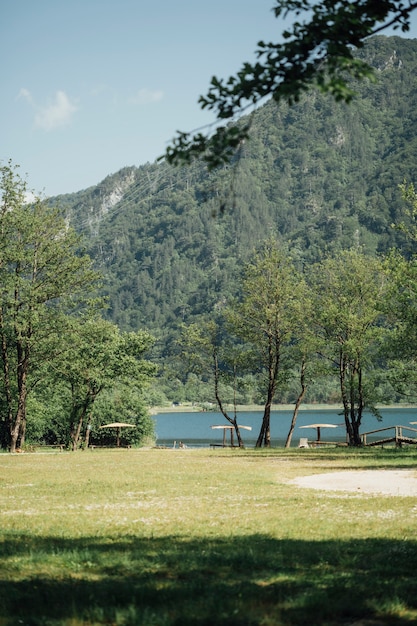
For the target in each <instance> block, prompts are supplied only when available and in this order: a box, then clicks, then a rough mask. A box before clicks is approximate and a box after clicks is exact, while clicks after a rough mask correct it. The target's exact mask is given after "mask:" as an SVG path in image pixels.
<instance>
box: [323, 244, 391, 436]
mask: <svg viewBox="0 0 417 626" xmlns="http://www.w3.org/2000/svg"><path fill="white" fill-rule="evenodd" d="M311 276H312V280H311V282H312V284H313V289H314V291H315V306H314V312H315V313H314V316H313V319H314V323H315V324H314V325H315V330H316V332H317V334H318V336H319V337H320V338H321V340H322V347H321V352H322V355H323V356H325V357H326V358H327V359H328V360H329V361H330V362H332V363H333V366H334V368H336V371H337V375H338V378H339V384H340V394H341V399H342V402H343V411H344V419H345V425H346V432H347V436H348V441H349V444H350V445H352V446H359V445H361V437H360V432H359V430H360V426H361V422H362V416H363V412H364V409H365V408H368V409H369V410H371V411H372V412H373V413H374V414H375V415H378V412H377V410H376V408H375V394H374V390H373V386H372V381H371V376H372V371H373V369H374V368H375V366H376V364H377V363H376V360H377V358H378V349H379V346H380V345H381V342H382V338H383V335H384V332H385V331H384V327H383V325H382V303H383V301H384V297H385V293H386V291H387V288H388V278H387V276H386V274H385V273H384V271H383V265H382V262H381V261H380V260H379V259H377V258H371V257H368V256H365V255H364V254H362V253H361V252H360V251H357V250H347V251H343V252H341V253H339V254H338V255H337V256H336V257H334V258H328V259H326V260H324V261H323V262H322V263H320V264H318V265H314V266H313V267H312V269H311Z"/></svg>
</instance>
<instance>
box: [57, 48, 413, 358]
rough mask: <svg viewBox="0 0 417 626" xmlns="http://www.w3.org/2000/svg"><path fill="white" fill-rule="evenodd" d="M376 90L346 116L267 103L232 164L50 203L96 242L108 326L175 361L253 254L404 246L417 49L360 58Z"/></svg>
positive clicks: (304, 258) (369, 89) (135, 170)
mask: <svg viewBox="0 0 417 626" xmlns="http://www.w3.org/2000/svg"><path fill="white" fill-rule="evenodd" d="M359 55H360V56H361V57H362V58H365V59H367V60H368V62H369V63H370V64H372V66H373V67H374V68H375V75H376V81H375V82H371V81H364V82H361V83H358V84H357V85H356V90H357V96H356V98H355V99H354V101H353V102H352V103H350V104H349V105H346V104H343V103H336V102H334V101H333V100H332V99H331V98H330V97H329V96H323V95H322V94H320V93H318V92H316V91H311V92H309V93H307V94H306V95H305V96H304V97H303V99H302V101H300V102H299V103H298V104H297V105H295V106H292V107H288V106H284V105H280V106H278V105H276V104H274V103H273V102H272V101H270V102H268V103H266V104H265V105H264V106H262V107H261V108H259V109H258V110H257V111H256V112H255V113H253V114H252V137H251V139H250V140H249V141H247V142H246V143H245V145H244V146H242V149H241V151H240V154H239V155H238V157H237V158H236V159H235V160H234V162H233V163H232V164H230V165H229V166H227V167H224V168H221V169H219V170H217V171H214V172H208V171H207V170H206V169H205V168H204V166H203V165H202V164H200V163H194V164H192V165H191V166H188V167H184V168H180V169H173V168H172V167H170V166H168V165H167V164H166V163H163V162H161V163H154V164H149V163H148V164H145V165H143V166H141V167H127V168H124V169H122V170H120V171H119V172H117V173H116V174H113V175H111V176H108V177H107V178H106V179H105V180H104V181H102V182H101V183H100V184H98V185H97V186H95V187H91V188H89V189H86V190H84V191H80V192H78V193H75V194H68V195H65V196H59V197H57V198H52V199H51V202H54V203H55V204H58V205H60V206H61V207H62V209H63V210H64V211H65V214H66V217H67V219H68V220H69V221H70V222H71V223H72V224H73V225H74V226H75V227H76V228H77V229H78V230H80V231H81V232H83V233H84V234H85V238H86V243H87V247H88V250H89V252H90V254H91V255H92V256H93V258H94V259H95V261H96V263H97V265H98V266H99V268H100V269H101V271H102V272H103V274H104V277H105V289H104V292H105V294H106V295H107V296H108V299H109V305H110V306H109V310H108V312H107V315H108V316H109V318H111V319H112V320H113V321H114V322H115V323H117V324H118V325H119V326H120V327H121V328H122V329H123V330H129V329H137V328H147V329H149V330H151V331H152V332H153V333H154V334H155V335H156V336H157V338H158V340H159V350H160V353H161V354H166V353H167V352H169V347H170V342H172V341H173V340H174V339H175V336H176V334H177V332H178V327H179V325H180V324H181V323H182V322H190V321H192V320H195V319H196V318H198V316H201V315H205V314H207V313H209V312H210V311H211V310H213V308H214V307H216V306H218V305H219V304H221V303H222V302H224V301H225V300H226V299H227V298H228V297H229V296H231V295H234V294H235V292H236V288H237V287H236V286H237V281H236V277H237V275H238V273H239V271H240V270H241V268H242V264H243V263H244V262H245V260H247V258H248V256H249V255H250V254H251V252H252V250H253V249H254V247H255V246H256V245H257V244H259V242H261V241H262V240H264V239H266V238H268V237H270V236H271V235H273V236H276V237H277V238H279V239H280V240H282V242H283V244H284V243H285V244H286V245H288V247H289V249H290V251H291V254H292V256H293V257H294V258H296V259H297V260H298V262H299V263H300V264H306V263H311V262H313V261H316V260H318V259H320V258H321V257H322V256H323V255H324V254H326V253H327V252H331V251H333V250H336V249H339V248H346V247H350V246H352V245H360V246H362V247H363V248H364V249H365V250H367V251H369V252H371V253H378V252H385V251H387V250H388V249H389V248H391V247H394V246H397V247H398V246H404V245H405V242H404V240H403V238H402V235H401V233H400V232H398V231H396V230H395V229H393V228H392V224H393V223H394V222H398V221H399V219H400V218H401V217H402V212H403V209H404V202H403V200H402V198H401V193H400V191H399V188H398V186H399V185H400V184H401V183H403V182H404V180H406V181H408V182H411V181H417V124H416V122H417V40H407V39H402V38H399V37H383V36H380V37H374V38H372V39H371V40H369V41H368V43H367V45H366V46H365V47H364V48H363V49H362V50H361V51H360V52H359Z"/></svg>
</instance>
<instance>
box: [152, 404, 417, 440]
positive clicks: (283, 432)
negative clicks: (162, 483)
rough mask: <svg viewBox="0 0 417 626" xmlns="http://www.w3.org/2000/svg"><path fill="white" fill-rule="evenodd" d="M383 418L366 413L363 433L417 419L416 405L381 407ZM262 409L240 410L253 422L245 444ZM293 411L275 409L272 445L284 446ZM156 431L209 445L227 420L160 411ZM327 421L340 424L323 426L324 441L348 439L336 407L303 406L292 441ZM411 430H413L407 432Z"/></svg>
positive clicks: (244, 420) (210, 415)
mask: <svg viewBox="0 0 417 626" xmlns="http://www.w3.org/2000/svg"><path fill="white" fill-rule="evenodd" d="M381 414H382V416H383V420H382V422H378V420H377V419H376V417H374V416H373V415H371V414H368V413H366V414H365V415H364V417H363V420H362V426H361V430H360V432H361V433H364V432H368V431H370V430H376V429H377V428H385V427H388V426H396V425H401V426H410V427H411V428H417V426H411V425H410V422H413V421H417V408H415V409H382V410H381ZM262 415H263V413H262V412H261V411H255V412H245V411H243V412H239V424H243V425H244V426H252V431H246V430H242V431H241V432H242V438H243V440H244V443H245V445H247V446H251V445H255V441H256V439H257V436H258V433H259V429H260V426H261V423H262ZM291 418H292V411H273V412H272V414H271V439H272V445H274V446H283V445H284V443H285V439H286V437H287V434H288V430H289V428H290V424H291ZM153 419H154V421H155V431H156V434H157V444H158V445H168V446H172V445H173V443H174V441H176V442H177V444H178V443H179V442H180V441H182V442H184V443H185V444H187V445H189V446H209V445H210V443H221V441H222V438H223V431H220V430H212V429H211V426H212V425H217V424H219V425H220V424H227V423H228V422H226V420H225V419H224V417H223V416H222V415H221V413H215V412H213V413H211V412H207V413H206V412H204V413H203V412H201V413H159V414H158V415H155V416H154V418H153ZM315 423H325V424H338V425H339V427H338V428H323V429H322V431H321V439H322V440H324V441H346V430H345V427H344V420H343V416H342V415H341V414H340V413H339V412H338V411H336V410H334V409H324V410H300V412H299V414H298V418H297V424H296V427H295V430H294V434H293V439H292V445H293V446H296V445H298V441H299V438H300V437H308V438H309V439H315V438H316V430H315V429H312V428H308V429H307V428H300V426H304V425H307V424H315ZM407 434H411V433H407Z"/></svg>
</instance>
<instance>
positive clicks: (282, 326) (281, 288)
mask: <svg viewBox="0 0 417 626" xmlns="http://www.w3.org/2000/svg"><path fill="white" fill-rule="evenodd" d="M304 293H305V286H304V283H303V280H302V279H301V277H300V276H299V275H298V274H297V271H296V269H295V267H294V265H293V264H292V262H291V259H290V257H289V255H288V253H286V252H285V251H284V250H281V249H280V248H279V247H278V244H277V243H276V242H275V241H273V240H270V241H267V242H266V243H265V244H264V246H263V248H262V249H261V250H260V252H258V253H256V254H255V256H254V258H253V260H252V262H250V263H249V264H248V265H247V267H246V269H245V272H244V277H243V281H242V295H241V298H240V300H239V301H238V302H236V303H234V304H233V306H230V307H229V309H228V311H227V317H228V320H229V324H230V325H231V327H232V329H233V332H234V333H235V334H236V335H237V336H238V337H240V338H241V339H242V340H243V341H244V342H245V343H247V344H249V345H250V346H251V351H252V358H253V359H254V360H255V361H256V362H257V364H258V369H259V371H260V372H261V373H262V378H263V381H264V399H265V400H264V402H265V403H264V414H263V419H262V425H261V429H260V432H259V435H258V439H257V442H256V446H257V447H261V446H268V447H269V446H270V445H271V406H272V402H273V399H274V396H275V394H276V391H277V386H278V384H279V381H280V380H283V379H285V377H286V376H287V375H288V369H289V355H288V351H289V348H290V346H291V343H292V341H293V340H294V337H295V335H296V333H297V330H298V329H299V327H300V322H299V320H300V319H301V316H302V314H303V311H302V307H303V294H304Z"/></svg>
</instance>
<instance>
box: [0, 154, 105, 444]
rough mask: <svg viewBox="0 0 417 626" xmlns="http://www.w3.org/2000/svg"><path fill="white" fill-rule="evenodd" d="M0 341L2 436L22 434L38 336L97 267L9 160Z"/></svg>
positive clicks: (1, 211) (75, 301)
mask: <svg viewBox="0 0 417 626" xmlns="http://www.w3.org/2000/svg"><path fill="white" fill-rule="evenodd" d="M0 174H1V177H0V185H1V200H0V284H1V292H0V343H1V363H2V380H1V391H2V395H3V401H4V405H5V414H4V417H3V429H4V436H3V443H4V444H5V445H6V446H7V447H8V448H9V449H10V451H11V452H14V451H15V449H16V446H17V445H18V444H19V443H20V442H21V441H22V440H23V439H24V430H25V423H26V404H27V394H28V389H29V387H28V385H29V381H28V378H29V376H30V373H31V367H32V366H33V364H34V363H35V362H36V360H37V359H38V360H39V359H40V355H41V354H42V359H47V358H48V354H47V353H45V352H44V345H45V343H44V342H45V340H46V338H47V337H48V335H49V334H51V333H56V331H57V323H58V320H59V318H60V316H61V313H62V312H63V311H69V310H72V309H73V308H74V307H75V306H79V305H80V303H81V301H82V300H83V299H84V300H85V298H86V292H87V291H88V290H91V289H92V286H93V285H94V283H95V281H97V278H98V275H97V273H96V272H94V271H93V269H92V264H91V261H90V258H89V257H88V256H86V255H83V254H81V253H80V240H79V238H78V236H77V235H76V234H75V232H74V231H73V230H72V229H71V228H69V227H68V225H67V224H66V223H65V221H64V220H63V218H62V217H61V216H60V215H59V213H58V211H57V210H56V209H54V208H50V207H48V206H47V204H46V203H45V202H43V201H42V200H41V199H40V198H36V199H35V200H34V201H33V202H32V203H31V204H28V203H27V202H26V197H27V196H26V194H27V187H26V183H25V181H24V180H22V179H21V178H20V176H19V175H18V173H17V168H16V167H14V166H13V165H12V164H11V163H10V162H9V163H8V165H6V166H3V167H1V169H0Z"/></svg>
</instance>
